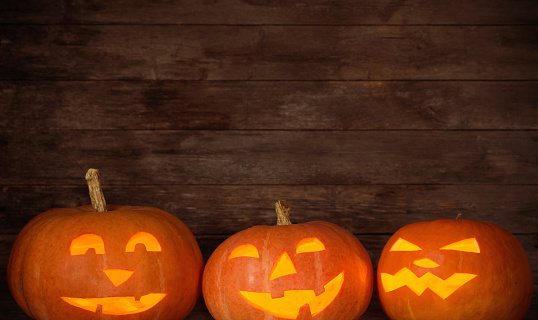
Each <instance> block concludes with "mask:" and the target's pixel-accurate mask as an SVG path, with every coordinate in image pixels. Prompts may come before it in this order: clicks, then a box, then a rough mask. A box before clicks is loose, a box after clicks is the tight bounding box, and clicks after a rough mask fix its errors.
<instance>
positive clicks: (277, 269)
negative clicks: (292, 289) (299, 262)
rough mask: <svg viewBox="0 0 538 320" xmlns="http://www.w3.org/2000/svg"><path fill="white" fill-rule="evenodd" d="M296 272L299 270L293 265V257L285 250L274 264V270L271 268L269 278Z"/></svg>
mask: <svg viewBox="0 0 538 320" xmlns="http://www.w3.org/2000/svg"><path fill="white" fill-rule="evenodd" d="M294 273H297V270H295V266H294V265H293V262H292V261H291V258H290V256H289V255H288V253H287V252H286V251H284V252H283V253H282V254H281V255H280V256H279V257H278V259H277V260H276V262H275V264H274V266H273V270H271V274H270V275H269V280H273V279H276V278H280V277H283V276H287V275H288V274H294Z"/></svg>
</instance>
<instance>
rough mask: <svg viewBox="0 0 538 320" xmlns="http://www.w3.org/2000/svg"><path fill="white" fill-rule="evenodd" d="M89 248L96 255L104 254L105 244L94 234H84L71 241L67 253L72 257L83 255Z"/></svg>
mask: <svg viewBox="0 0 538 320" xmlns="http://www.w3.org/2000/svg"><path fill="white" fill-rule="evenodd" d="M91 248H93V249H94V250H95V253H96V254H105V243H104V242H103V239H102V238H101V237H100V236H98V235H96V234H92V233H86V234H82V235H80V236H78V237H76V238H75V239H73V240H71V245H69V253H70V254H71V255H72V256H76V255H84V254H86V251H88V249H91Z"/></svg>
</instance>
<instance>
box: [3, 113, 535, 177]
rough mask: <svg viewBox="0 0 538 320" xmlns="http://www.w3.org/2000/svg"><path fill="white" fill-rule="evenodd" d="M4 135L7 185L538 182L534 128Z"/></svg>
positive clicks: (15, 132) (8, 133)
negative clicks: (89, 173)
mask: <svg viewBox="0 0 538 320" xmlns="http://www.w3.org/2000/svg"><path fill="white" fill-rule="evenodd" d="M82 121H90V122H91V121H92V119H85V120H82ZM0 143H1V145H2V148H3V150H4V152H6V154H5V155H3V156H2V158H0V166H1V167H2V170H1V171H0V184H2V185H4V186H9V185H12V184H15V185H16V184H35V183H42V182H43V181H50V182H51V183H53V184H58V185H61V184H70V185H74V184H78V183H80V177H81V176H83V175H84V174H83V173H82V172H85V170H87V168H91V167H97V168H99V169H101V170H102V173H103V180H104V181H106V182H105V183H108V184H139V185H140V184H265V185H266V184H273V185H275V184H276V185H280V184H287V185H295V184H303V185H316V184H339V185H341V184H344V185H357V184H500V185H502V184H535V183H536V181H538V165H537V164H538V133H537V132H535V131H504V132H499V131H477V132H474V131H431V132H426V133H424V132H422V131H418V132H417V131H375V132H372V131H148V130H143V131H138V130H134V131H133V130H126V131H106V130H104V131H50V132H46V133H45V132H31V131H13V132H4V133H2V134H1V135H0ZM36 177H39V180H37V179H36Z"/></svg>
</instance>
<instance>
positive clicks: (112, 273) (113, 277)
mask: <svg viewBox="0 0 538 320" xmlns="http://www.w3.org/2000/svg"><path fill="white" fill-rule="evenodd" d="M103 272H104V273H105V274H106V276H107V277H108V278H109V279H110V281H112V283H113V284H114V286H116V287H117V286H119V285H120V284H122V283H124V282H125V281H127V279H129V278H130V277H131V275H132V274H133V273H134V271H131V270H124V269H103Z"/></svg>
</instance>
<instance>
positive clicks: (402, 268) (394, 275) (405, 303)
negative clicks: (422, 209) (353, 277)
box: [377, 217, 533, 320]
mask: <svg viewBox="0 0 538 320" xmlns="http://www.w3.org/2000/svg"><path fill="white" fill-rule="evenodd" d="M459 218H460V217H458V219H453V220H435V221H428V222H419V223H413V224H410V225H407V226H405V227H403V228H401V229H400V230H398V231H397V232H396V233H395V234H394V235H393V236H392V237H391V238H390V239H389V241H388V242H387V244H386V245H385V248H384V249H383V252H382V254H381V258H380V260H379V264H378V268H377V290H378V295H379V301H380V303H381V306H382V308H383V310H384V311H385V313H386V314H387V315H388V316H389V318H390V319H392V320H407V319H413V320H426V319H432V320H433V319H435V320H443V319H447V320H448V319H450V320H468V319H473V320H517V319H523V317H524V316H525V314H526V312H527V310H528V308H529V305H530V302H531V296H532V289H533V278H532V272H531V267H530V264H529V261H528V259H527V256H526V254H525V251H524V250H523V247H522V246H521V244H520V243H519V241H518V240H517V239H516V238H515V237H514V236H513V235H512V234H511V233H510V232H508V231H506V230H505V229H503V228H501V227H499V226H496V225H494V224H491V223H488V222H479V221H474V220H467V219H459Z"/></svg>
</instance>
